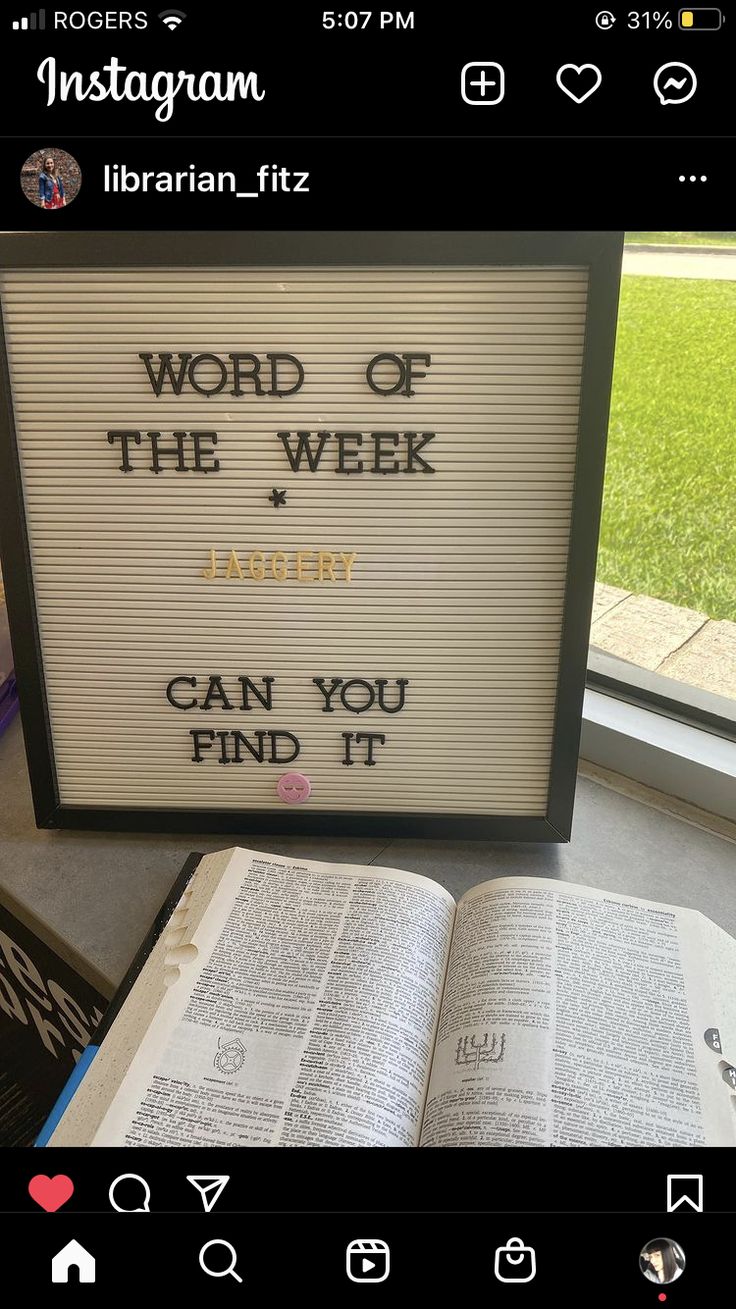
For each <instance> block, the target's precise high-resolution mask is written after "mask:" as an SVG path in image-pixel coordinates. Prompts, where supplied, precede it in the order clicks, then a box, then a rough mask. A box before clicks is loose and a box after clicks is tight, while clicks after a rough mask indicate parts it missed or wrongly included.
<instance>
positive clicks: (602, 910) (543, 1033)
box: [421, 878, 736, 1146]
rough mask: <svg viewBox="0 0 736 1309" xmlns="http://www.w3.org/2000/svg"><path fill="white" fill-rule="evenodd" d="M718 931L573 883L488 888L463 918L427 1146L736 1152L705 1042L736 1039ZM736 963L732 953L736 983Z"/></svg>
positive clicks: (472, 897) (731, 1121) (517, 882)
mask: <svg viewBox="0 0 736 1309" xmlns="http://www.w3.org/2000/svg"><path fill="white" fill-rule="evenodd" d="M707 926H708V927H710V926H712V925H710V924H707ZM705 931H706V920H705V919H703V918H702V915H700V914H698V913H694V912H693V911H691V910H685V909H675V908H672V907H670V906H666V905H659V904H654V903H651V902H649V901H645V900H633V899H626V898H625V897H623V896H616V895H609V894H608V893H606V892H601V891H595V890H592V889H590V888H588V887H585V886H576V885H572V884H570V883H559V882H557V883H553V882H550V881H547V880H542V879H538V878H502V879H499V880H497V881H492V882H485V883H483V884H482V885H480V886H477V887H474V888H473V889H472V890H471V891H470V892H468V894H467V895H465V896H464V897H463V899H462V900H461V901H460V903H459V905H458V910H457V917H456V924H455V932H454V937H453V943H452V950H451V955H450V963H449V968H448V976H447V983H446V988H445V994H444V999H443V1003H442V1011H441V1015H440V1023H439V1029H438V1034H437V1045H436V1049H435V1055H434V1061H433V1069H432V1075H431V1079H430V1087H429V1092H428V1096H427V1105H426V1110H425V1116H424V1123H423V1129H422V1135H421V1144H422V1145H427V1146H444V1145H453V1146H456V1145H610V1146H614V1145H725V1144H728V1145H733V1144H736V1114H734V1111H733V1107H732V1103H731V1101H732V1100H733V1097H732V1096H731V1095H730V1093H729V1088H728V1087H727V1085H726V1084H725V1082H724V1079H723V1076H722V1068H721V1060H719V1056H718V1054H717V1053H716V1052H714V1050H713V1049H711V1048H710V1047H709V1046H708V1044H707V1041H706V1039H705V1038H706V1033H707V1031H708V1029H711V1028H713V1027H716V1028H722V1029H723V1030H724V1031H728V1032H729V1033H730V1031H732V1030H733V1014H731V1019H730V1021H727V1019H726V1018H725V1017H724V1011H725V1010H726V1009H727V1008H728V1007H729V1001H728V999H727V996H726V993H725V991H724V989H723V987H721V986H719V984H718V982H717V979H716V978H715V976H714V977H713V978H709V975H708V971H707V970H708V968H709V964H708V958H709V955H708V950H707V949H706V948H705V940H706V937H705ZM724 936H725V934H724V933H721V934H720V937H721V938H722V937H724ZM726 940H730V938H728V937H726ZM734 944H735V943H734V942H731V946H732V947H734ZM721 948H722V949H721V956H720V957H721V959H722V958H723V950H725V948H726V947H725V946H724V944H723V941H721ZM734 962H735V960H734V952H733V950H732V952H731V968H732V975H733V964H734ZM725 971H726V972H727V971H728V965H727V964H726V965H725Z"/></svg>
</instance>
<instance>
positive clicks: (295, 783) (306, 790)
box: [276, 773, 312, 804]
mask: <svg viewBox="0 0 736 1309" xmlns="http://www.w3.org/2000/svg"><path fill="white" fill-rule="evenodd" d="M276 791H277V793H278V797H279V799H280V800H283V801H284V802H285V804H304V801H305V800H308V799H309V797H310V795H311V794H312V783H311V782H310V780H309V778H308V777H305V776H304V773H284V775H283V777H280V778H279V780H278V782H277V783H276Z"/></svg>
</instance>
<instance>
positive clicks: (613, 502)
mask: <svg viewBox="0 0 736 1309" xmlns="http://www.w3.org/2000/svg"><path fill="white" fill-rule="evenodd" d="M735 382H736V282H725V281H718V282H716V281H713V282H711V281H700V280H698V281H693V280H686V279H684V278H665V277H624V279H623V283H622V294H621V308H620V313H619V324H618V335H617V344H616V364H615V370H614V383H613V396H612V406H611V421H610V427H609V439H608V459H607V468H606V483H605V495H604V505H603V521H602V527H601V543H600V553H599V557H598V579H599V581H602V582H609V583H612V584H613V585H615V586H622V587H626V588H627V589H628V590H631V591H637V592H641V593H642V594H645V595H652V596H657V597H658V598H660V599H662V600H669V601H671V602H672V603H673V604H677V605H685V606H687V607H688V608H691V609H697V610H700V611H702V612H704V613H706V614H708V615H709V617H711V618H728V619H731V620H732V621H734V620H736V385H735Z"/></svg>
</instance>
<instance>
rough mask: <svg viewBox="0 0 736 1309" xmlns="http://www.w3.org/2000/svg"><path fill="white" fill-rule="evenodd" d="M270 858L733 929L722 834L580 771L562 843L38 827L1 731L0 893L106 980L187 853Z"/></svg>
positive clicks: (21, 758) (15, 757) (11, 742)
mask: <svg viewBox="0 0 736 1309" xmlns="http://www.w3.org/2000/svg"><path fill="white" fill-rule="evenodd" d="M231 845H245V846H250V847H253V848H255V849H258V850H265V851H269V852H273V853H277V854H294V855H296V856H298V857H300V858H307V859H310V858H311V859H324V860H333V861H336V862H348V863H355V864H369V863H378V864H383V865H387V866H389V867H397V868H406V869H409V870H411V871H413V872H417V873H423V874H424V875H425V876H427V877H432V878H434V879H435V880H436V881H438V882H441V883H442V884H443V885H444V886H446V887H447V888H448V889H449V890H450V891H451V892H452V894H453V895H455V896H456V897H457V896H459V895H461V894H462V893H463V892H464V891H466V890H467V889H468V888H469V887H470V886H473V885H474V884H475V883H476V882H480V881H483V880H484V879H485V878H488V877H498V876H503V875H508V874H519V875H528V876H534V877H553V878H559V879H562V880H568V881H572V882H584V883H586V884H587V885H589V886H595V887H599V888H601V889H603V890H608V891H613V892H616V893H618V894H621V895H637V896H644V897H646V898H648V899H652V900H660V901H663V902H665V903H668V904H680V905H687V906H689V907H690V908H693V909H700V910H701V911H702V912H703V913H705V914H707V915H708V917H709V918H712V919H713V920H714V921H715V922H717V923H719V924H720V925H721V926H722V927H724V928H725V929H726V930H727V931H728V932H730V933H731V934H732V935H733V936H736V847H735V846H734V844H733V842H731V841H728V840H725V839H723V838H722V837H720V836H717V835H715V834H713V833H711V832H708V831H703V830H702V829H701V828H699V827H696V826H693V825H692V824H690V823H687V822H684V821H681V820H679V819H677V818H675V817H673V816H672V815H669V814H666V813H663V812H660V811H659V810H657V809H654V808H651V807H650V806H649V805H647V804H644V803H641V802H640V801H638V800H636V799H632V798H630V797H629V796H627V795H623V794H619V793H618V792H617V791H614V790H611V789H609V788H608V787H606V786H602V785H600V784H599V783H598V782H594V781H592V780H590V779H588V778H585V777H579V778H578V789H577V800H576V807H575V821H574V825H573V834H572V841H571V842H570V844H569V845H547V844H545V845H537V844H535V845H527V844H514V843H510V842H496V841H431V842H429V841H402V840H391V841H387V840H381V839H380V838H379V837H376V839H375V840H357V839H356V840H347V839H337V838H334V837H330V836H325V837H324V838H322V839H315V838H301V837H280V836H279V835H278V834H277V833H276V832H275V833H274V835H273V836H270V837H264V836H259V837H249V835H248V831H247V827H244V830H243V832H242V834H241V835H240V836H231V835H228V836H225V837H218V836H212V835H208V836H192V835H185V836H182V835H175V834H162V835H154V836H151V835H148V834H140V835H139V834H135V833H129V832H104V833H101V832H72V831H62V832H59V831H39V830H37V828H36V826H35V824H34V820H33V808H32V804H31V795H30V789H29V784H28V774H27V771H26V763H25V755H24V752H23V738H22V734H21V727H20V722H19V721H18V720H16V721H15V722H14V723H13V724H12V725H11V727H10V728H9V730H8V731H7V732H6V733H5V734H4V736H2V737H0V892H1V891H3V890H5V891H7V892H9V893H10V895H11V896H13V897H14V898H15V899H16V900H17V901H18V902H19V903H20V904H21V905H22V906H23V907H24V908H25V910H26V911H27V913H28V914H29V915H31V916H32V917H33V918H34V919H35V920H37V921H40V922H41V923H43V924H45V925H47V926H48V927H49V928H50V929H51V930H52V931H53V933H54V934H56V935H57V936H59V937H61V938H62V940H63V941H65V942H66V943H67V944H68V947H69V948H70V950H72V951H75V952H78V953H79V954H81V955H82V956H83V957H84V959H85V960H86V961H87V962H88V963H89V964H90V965H91V966H92V967H93V968H94V969H96V970H99V971H100V972H101V973H102V974H103V976H104V977H105V978H107V979H108V980H109V982H110V983H112V984H113V985H117V983H118V982H119V981H120V979H121V977H122V976H123V974H124V972H125V970H126V968H127V967H128V965H129V963H130V961H131V959H132V957H133V955H134V953H135V951H136V949H137V947H138V945H139V944H140V941H141V940H142V938H143V937H144V935H145V933H146V932H147V930H148V928H149V927H150V925H151V922H152V920H153V918H154V916H155V913H156V910H157V909H158V907H159V905H160V904H161V902H162V901H163V899H164V898H165V895H166V893H167V891H168V889H169V887H170V886H171V883H172V882H173V880H174V878H175V877H176V874H177V873H178V871H179V869H180V868H181V865H182V863H183V862H184V859H185V858H186V856H187V854H189V852H190V850H202V851H208V850H217V849H223V848H225V847H226V846H231Z"/></svg>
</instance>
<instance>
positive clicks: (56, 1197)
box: [28, 1173, 74, 1214]
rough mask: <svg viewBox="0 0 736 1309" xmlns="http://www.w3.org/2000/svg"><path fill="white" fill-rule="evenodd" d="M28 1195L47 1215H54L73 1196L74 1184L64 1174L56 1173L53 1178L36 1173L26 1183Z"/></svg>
mask: <svg viewBox="0 0 736 1309" xmlns="http://www.w3.org/2000/svg"><path fill="white" fill-rule="evenodd" d="M28 1194H29V1195H30V1197H31V1199H32V1200H34V1201H35V1203H36V1204H37V1205H38V1206H39V1208H41V1209H45V1210H46V1213H47V1214H55V1213H56V1210H57V1209H61V1206H62V1205H64V1204H66V1202H67V1200H70V1199H71V1197H72V1196H73V1194H74V1183H73V1181H72V1179H71V1177H67V1175H66V1173H57V1174H56V1176H55V1177H47V1176H46V1174H45V1173H37V1174H36V1176H35V1177H32V1178H31V1180H30V1182H29V1183H28Z"/></svg>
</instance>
